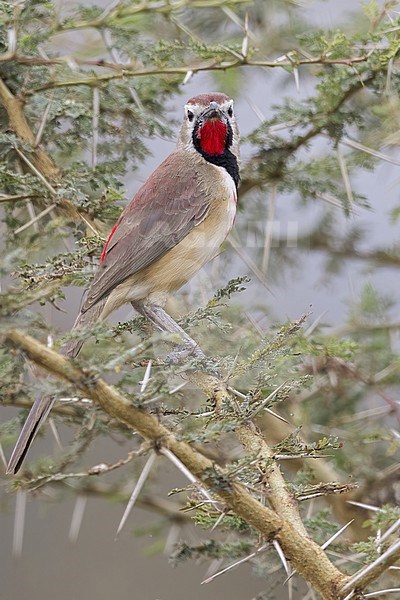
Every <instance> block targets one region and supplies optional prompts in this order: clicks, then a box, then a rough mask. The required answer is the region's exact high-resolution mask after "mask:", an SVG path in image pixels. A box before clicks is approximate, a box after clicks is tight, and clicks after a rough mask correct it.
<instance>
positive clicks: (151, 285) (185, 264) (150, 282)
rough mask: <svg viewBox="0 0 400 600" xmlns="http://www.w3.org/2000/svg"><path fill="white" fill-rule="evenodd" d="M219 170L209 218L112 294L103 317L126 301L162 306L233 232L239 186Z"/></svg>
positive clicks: (209, 190)
mask: <svg viewBox="0 0 400 600" xmlns="http://www.w3.org/2000/svg"><path fill="white" fill-rule="evenodd" d="M215 169H217V172H216V177H215V178H214V181H213V182H211V183H213V184H214V189H212V186H211V185H210V186H207V187H208V189H207V190H206V193H207V195H208V196H209V197H211V201H210V210H209V212H208V215H207V217H206V218H205V219H204V221H202V222H201V223H200V224H199V225H198V226H197V227H195V228H194V229H192V231H191V232H190V233H189V234H188V235H187V236H186V237H185V238H184V239H183V240H182V241H181V242H180V243H179V244H177V245H176V246H175V247H174V248H172V249H171V250H170V251H169V252H167V253H166V254H165V255H164V256H163V257H161V258H160V259H159V260H157V261H156V262H154V263H153V264H152V265H150V266H149V267H147V268H146V269H143V270H141V271H139V272H138V273H135V275H133V276H132V277H129V278H128V279H127V280H125V281H124V282H123V283H121V284H120V285H119V286H117V288H116V289H115V290H114V291H113V292H112V293H111V294H110V296H109V298H108V299H107V302H106V304H105V307H104V309H103V312H102V314H101V318H105V317H106V316H107V315H109V314H110V313H111V312H112V311H113V310H115V309H116V308H118V307H120V306H122V305H123V304H125V303H127V302H132V301H137V300H145V299H146V300H148V301H149V302H153V303H155V304H158V305H163V304H164V303H165V301H166V298H167V296H168V294H169V293H171V292H174V291H176V290H178V289H179V288H180V287H182V286H183V285H184V284H185V283H186V282H187V281H189V279H191V278H192V277H193V276H194V275H195V274H196V273H197V272H198V271H199V270H200V269H201V268H202V267H203V266H204V265H205V264H206V263H207V262H208V261H209V260H211V259H212V258H213V257H214V256H215V255H216V254H217V253H218V250H219V248H220V246H221V244H222V242H223V241H224V240H225V238H226V236H227V235H228V233H229V232H230V230H231V228H232V225H233V222H234V220H235V215H236V188H235V185H234V183H233V180H232V178H231V177H230V176H229V175H228V173H226V171H225V169H223V168H221V167H215Z"/></svg>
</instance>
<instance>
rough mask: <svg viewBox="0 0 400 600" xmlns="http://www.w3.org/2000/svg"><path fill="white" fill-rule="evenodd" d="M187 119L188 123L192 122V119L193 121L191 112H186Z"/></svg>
mask: <svg viewBox="0 0 400 600" xmlns="http://www.w3.org/2000/svg"><path fill="white" fill-rule="evenodd" d="M187 118H188V120H189V121H190V122H192V121H193V119H194V113H192V111H191V110H188V111H187Z"/></svg>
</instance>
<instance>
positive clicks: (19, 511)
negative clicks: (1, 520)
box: [12, 490, 26, 557]
mask: <svg viewBox="0 0 400 600" xmlns="http://www.w3.org/2000/svg"><path fill="white" fill-rule="evenodd" d="M25 515H26V492H25V491H24V490H18V492H17V494H16V501H15V518H14V535H13V546H12V553H13V556H15V557H19V556H21V554H22V545H23V540H24V529H25Z"/></svg>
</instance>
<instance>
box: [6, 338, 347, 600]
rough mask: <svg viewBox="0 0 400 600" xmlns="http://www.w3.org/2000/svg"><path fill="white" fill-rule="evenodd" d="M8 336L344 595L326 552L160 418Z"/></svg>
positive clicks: (311, 576)
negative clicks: (172, 457) (168, 455)
mask: <svg viewBox="0 0 400 600" xmlns="http://www.w3.org/2000/svg"><path fill="white" fill-rule="evenodd" d="M5 339H6V341H8V342H9V343H12V344H13V345H14V346H17V347H18V348H20V349H21V350H23V351H24V353H25V354H26V355H27V356H28V357H29V358H30V359H31V360H33V361H34V362H35V363H36V364H37V365H39V366H40V367H42V368H44V369H46V370H47V371H48V372H50V373H52V374H53V375H55V376H56V377H58V378H60V379H64V380H67V381H69V382H70V383H72V384H73V385H75V386H76V387H77V388H79V389H80V390H82V391H83V392H84V393H85V394H86V395H87V396H88V397H89V398H91V399H92V400H93V401H94V402H96V403H97V404H99V406H101V408H102V409H103V410H104V411H105V412H107V413H108V414H109V415H110V416H112V417H114V418H117V419H118V420H120V421H122V422H124V423H126V424H127V425H129V426H130V427H132V428H134V429H135V430H137V431H138V432H139V433H140V434H141V435H142V436H143V437H144V438H145V439H147V440H149V441H152V442H153V443H155V444H156V445H160V444H161V445H163V446H164V447H167V448H169V449H170V450H171V452H173V453H174V454H175V456H177V457H178V458H179V460H180V461H181V462H182V463H183V464H184V465H185V466H186V467H187V468H188V469H189V470H190V471H191V472H192V473H193V474H194V475H195V476H196V477H197V478H198V479H199V480H201V481H202V482H203V483H204V484H205V485H208V486H209V488H210V489H211V490H212V491H213V493H215V495H216V496H218V497H219V498H220V499H221V500H222V501H223V502H224V503H225V504H226V505H227V506H228V507H229V508H230V509H232V510H233V511H235V512H236V514H237V515H238V516H239V517H241V518H242V519H243V520H245V521H246V522H247V523H249V524H250V525H251V526H252V527H254V528H255V529H256V530H258V531H259V532H260V533H261V534H262V535H263V537H265V538H266V539H267V540H272V539H277V541H278V542H279V544H280V545H281V547H282V549H283V551H284V553H285V555H286V556H287V558H288V559H289V560H290V561H291V562H292V564H293V567H294V568H295V569H296V570H297V571H298V573H299V574H300V575H302V576H303V577H304V578H305V579H306V580H307V581H309V582H310V583H311V585H313V587H314V588H315V589H316V590H317V591H318V592H319V593H320V594H321V596H322V597H323V598H324V599H326V600H335V599H337V598H340V597H343V596H340V595H339V592H338V590H339V588H340V587H342V586H343V585H344V584H345V582H346V581H347V579H348V578H347V576H346V575H344V574H343V573H341V572H340V571H339V570H338V569H336V567H335V566H334V565H333V564H332V563H331V562H330V560H329V559H328V558H327V556H326V554H325V553H324V551H323V550H321V548H320V547H319V546H318V545H317V544H316V543H315V542H313V541H312V540H311V539H310V538H308V537H305V536H304V535H302V534H301V533H300V532H299V531H298V529H297V528H296V527H294V526H293V525H292V523H290V522H289V521H288V520H287V519H285V518H282V517H281V516H280V515H278V514H277V513H276V512H275V511H273V510H271V509H269V508H267V507H265V506H263V505H262V504H261V503H260V502H258V501H257V500H256V499H255V498H254V497H253V496H252V495H251V494H250V493H248V492H247V491H246V490H245V489H244V488H243V487H242V486H241V485H239V484H237V483H232V482H230V481H229V480H227V477H226V475H225V474H224V472H223V470H222V469H220V468H219V467H218V466H216V465H214V464H213V463H212V462H211V461H210V460H209V459H208V458H206V457H205V456H203V455H202V454H200V453H199V452H198V451H196V450H194V449H193V448H192V447H191V446H190V445H189V444H188V443H186V442H182V441H179V440H178V439H177V438H176V437H175V436H174V435H173V433H172V432H171V431H170V430H169V429H167V428H166V427H164V426H163V425H161V424H160V423H159V421H158V419H157V418H156V417H154V416H152V415H150V414H148V413H147V412H146V411H144V410H143V409H140V408H136V407H134V406H132V404H131V403H130V402H129V401H128V399H127V398H125V397H124V396H122V394H120V393H119V392H118V391H117V390H116V389H115V388H113V387H112V386H110V385H108V384H107V383H105V382H104V381H103V380H102V379H98V378H94V377H93V376H91V375H90V374H89V373H87V372H85V371H84V370H83V369H81V368H80V367H78V366H77V365H76V364H74V363H72V362H71V361H69V360H67V359H66V358H64V357H63V356H61V355H59V354H57V353H56V352H54V351H53V350H51V349H49V348H47V347H46V346H44V345H43V344H41V343H39V342H38V341H36V340H35V339H33V338H32V337H30V336H28V335H25V334H24V333H23V332H21V331H19V330H15V329H14V330H9V331H8V332H7V333H6V334H5Z"/></svg>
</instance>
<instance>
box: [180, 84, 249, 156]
mask: <svg viewBox="0 0 400 600" xmlns="http://www.w3.org/2000/svg"><path fill="white" fill-rule="evenodd" d="M178 146H180V147H185V148H186V149H189V150H193V151H197V152H199V153H200V154H201V155H203V156H204V157H205V158H206V159H207V157H217V156H222V155H224V153H226V152H228V151H230V152H232V153H233V154H234V155H235V156H236V157H237V158H239V131H238V127H237V123H236V118H235V113H234V110H233V100H231V99H230V98H229V97H228V96H226V95H225V94H221V93H219V92H211V93H209V94H200V95H198V96H194V97H193V98H191V99H190V100H188V102H187V104H186V105H185V116H184V119H183V123H182V128H181V132H180V137H179V141H178Z"/></svg>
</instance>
